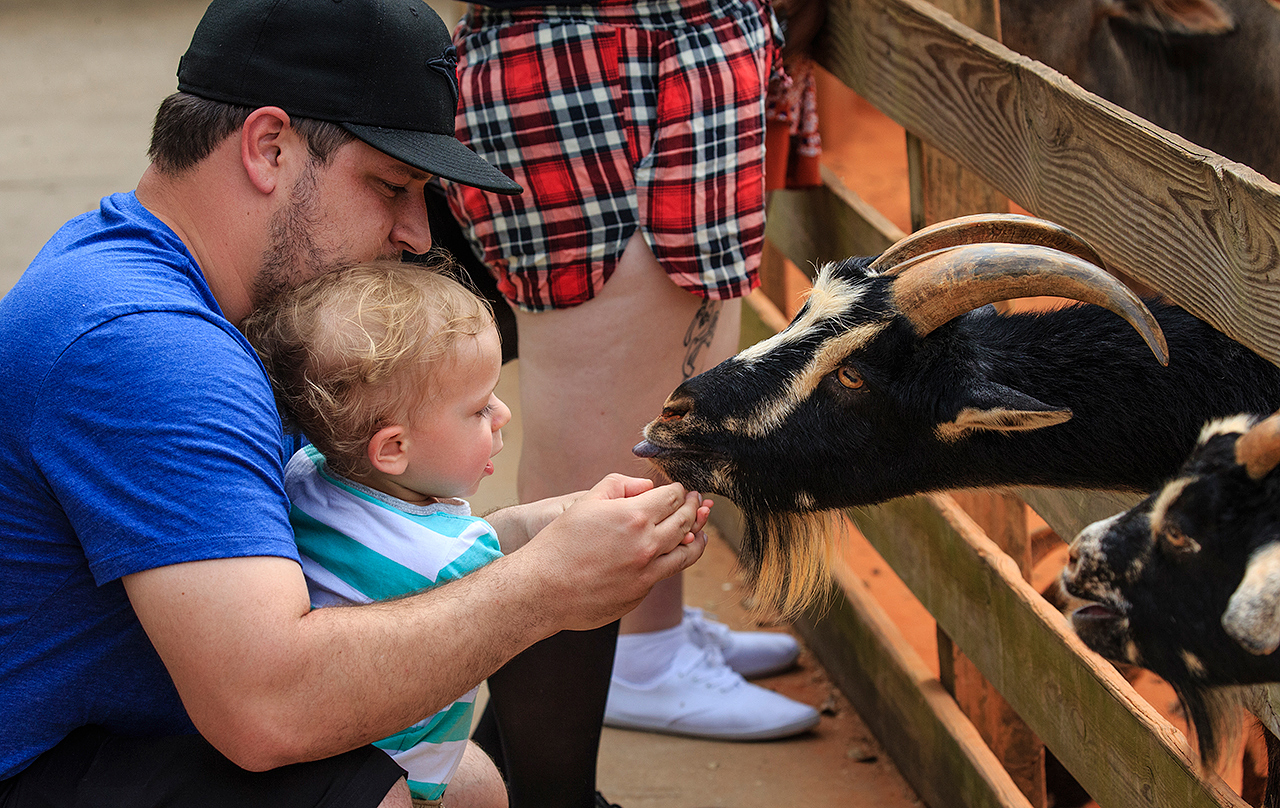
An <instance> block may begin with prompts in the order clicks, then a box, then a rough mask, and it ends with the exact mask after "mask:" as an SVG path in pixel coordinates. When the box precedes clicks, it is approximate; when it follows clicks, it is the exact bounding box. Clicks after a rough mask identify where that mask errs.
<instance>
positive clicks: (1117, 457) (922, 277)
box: [635, 215, 1280, 614]
mask: <svg viewBox="0 0 1280 808" xmlns="http://www.w3.org/2000/svg"><path fill="white" fill-rule="evenodd" d="M1029 241H1037V242H1039V243H1038V244H1027V243H1021V244H1019V243H1010V242H1029ZM1046 244H1047V245H1049V246H1045V245H1046ZM1100 263H1101V261H1100V259H1098V258H1097V257H1096V256H1095V255H1094V254H1093V251H1092V250H1091V249H1090V248H1089V247H1088V246H1087V245H1086V244H1084V243H1083V242H1082V241H1080V240H1079V239H1078V238H1076V237H1075V236H1073V235H1072V234H1070V233H1069V232H1067V231H1065V230H1063V229H1062V228H1059V227H1057V226H1054V225H1051V224H1049V223H1047V222H1042V221H1039V220H1033V219H1029V218H1027V217H1019V216H1011V215H1005V216H980V217H964V218H962V219H959V220H953V221H951V222H948V223H943V224H942V225H937V226H935V227H934V228H927V229H926V230H922V231H920V232H918V233H916V234H914V235H912V236H910V237H908V238H907V239H904V240H903V241H902V242H899V244H898V245H896V246H894V247H892V248H890V249H889V250H888V251H887V252H886V253H885V254H884V255H882V256H880V258H878V259H876V260H875V261H870V260H867V259H850V260H846V261H843V262H841V263H837V264H832V265H828V266H826V267H824V268H823V269H822V270H821V272H820V273H819V276H818V279H817V282H816V284H815V287H814V290H813V294H812V295H811V297H810V298H809V299H808V301H807V302H806V303H805V305H804V307H803V308H802V309H801V310H800V312H799V313H798V314H797V315H796V318H795V320H794V321H793V322H792V323H791V325H790V326H788V327H787V328H786V329H785V330H784V331H782V332H781V333H779V334H777V335H776V336H774V337H771V338H770V339H768V340H765V341H763V342H761V343H760V344H758V345H756V346H753V347H751V348H748V349H747V350H745V351H743V352H742V353H741V354H739V355H738V356H736V357H733V358H731V359H729V360H727V361H725V362H723V363H722V364H720V365H718V366H717V367H715V368H712V369H711V370H708V371H707V372H706V373H703V374H701V375H699V376H696V377H694V378H692V379H690V380H689V381H687V382H685V383H684V384H682V385H681V386H680V387H678V388H677V389H676V390H675V392H673V393H672V394H671V396H670V397H669V398H668V400H667V402H666V406H665V407H664V409H663V411H662V413H661V415H659V416H658V417H657V418H656V419H655V420H654V421H653V422H652V423H650V424H649V425H648V426H647V427H646V428H645V440H644V442H642V443H641V444H639V445H638V446H637V447H636V449H635V452H636V454H638V455H640V456H643V457H648V458H651V459H652V460H653V462H654V463H656V464H657V465H658V466H659V467H660V468H661V469H662V470H663V471H664V472H666V473H667V474H668V475H669V476H670V477H671V478H672V479H674V480H678V481H680V482H682V483H684V484H685V485H687V486H690V487H692V488H695V489H697V490H699V491H703V492H707V493H717V494H722V495H724V496H727V497H729V498H730V499H732V500H733V501H734V502H735V503H736V504H737V505H738V506H739V507H740V508H741V509H742V511H743V515H744V517H745V519H746V531H745V535H744V537H743V552H742V562H743V567H744V569H745V571H746V573H747V576H748V578H749V579H750V580H751V581H752V582H753V583H755V585H756V593H757V600H758V601H759V602H760V603H761V606H762V608H763V607H770V606H771V607H775V608H777V609H778V610H779V611H781V612H782V613H783V614H794V613H795V612H796V611H798V610H799V609H802V608H803V607H804V606H806V605H807V604H809V603H810V602H811V601H812V600H813V598H814V597H815V596H816V593H817V591H818V588H819V587H820V586H821V584H822V583H823V581H824V577H823V574H822V571H823V565H824V562H825V557H826V552H827V549H828V547H829V546H830V544H831V542H830V540H829V538H828V536H827V531H826V529H825V527H826V525H827V524H828V520H827V519H826V518H825V516H824V515H822V512H823V511H828V510H831V509H835V508H844V507H849V506H857V505H867V504H872V503H876V502H882V501H885V500H888V499H891V498H893V497H899V496H904V495H907V494H915V493H921V492H925V491H934V490H941V489H951V488H973V487H984V486H1001V485H1015V484H1016V485H1034V486H1052V487H1064V488H1090V489H1113V490H1131V491H1141V492H1146V491H1150V490H1153V489H1154V488H1155V487H1156V486H1158V485H1159V484H1160V483H1162V482H1163V481H1164V480H1165V479H1167V478H1168V477H1169V476H1170V475H1171V474H1172V473H1173V472H1174V471H1175V470H1176V469H1177V468H1178V466H1179V465H1180V464H1181V462H1182V460H1183V459H1184V458H1185V457H1186V455H1187V453H1188V452H1189V451H1190V450H1191V447H1192V446H1193V445H1194V444H1195V440H1196V437H1197V435H1198V434H1199V432H1200V429H1201V427H1202V426H1203V425H1204V424H1205V422H1207V421H1208V420H1210V419H1212V418H1215V417H1223V416H1226V415H1230V414H1234V413H1239V412H1255V413H1269V412H1271V411H1273V410H1275V409H1276V408H1277V407H1280V369H1277V368H1276V367H1275V366H1274V365H1272V364H1270V363H1269V362H1267V361H1266V360H1264V359H1262V358H1261V357H1259V356H1257V355H1256V354H1254V353H1252V352H1251V351H1249V350H1247V349H1246V348H1244V347H1242V346H1241V345H1240V344H1238V343H1236V342H1234V341H1232V340H1230V339H1228V338H1227V337H1225V336H1223V335H1222V334H1220V333H1219V332H1217V331H1215V330H1214V329H1213V328H1212V327H1210V326H1209V325H1207V324H1205V323H1203V322H1201V321H1200V320H1197V319H1196V318H1194V317H1192V316H1191V315H1189V314H1187V313H1186V312H1184V311H1183V310H1181V309H1179V308H1176V307H1174V306H1171V305H1168V304H1164V303H1158V302H1149V305H1150V307H1151V311H1148V310H1147V309H1146V308H1145V307H1143V305H1142V303H1141V301H1139V300H1138V299H1137V298H1136V297H1134V296H1133V295H1132V293H1130V292H1129V290H1128V289H1127V288H1125V287H1123V286H1122V285H1120V284H1119V283H1118V282H1116V281H1115V280H1114V279H1112V278H1111V276H1110V275H1107V274H1106V273H1105V272H1104V271H1103V270H1101V269H1099V268H1098V265H1100ZM1035 295H1054V296H1059V297H1071V298H1074V299H1077V300H1083V301H1087V302H1091V303H1097V304H1101V305H1102V306H1106V307H1108V308H1110V309H1111V310H1112V311H1114V312H1116V313H1118V314H1120V315H1121V317H1123V318H1124V320H1122V319H1121V317H1117V316H1115V315H1114V314H1112V313H1111V312H1109V311H1106V310H1104V309H1103V308H1101V307H1099V306H1076V307H1070V308H1064V309H1060V310H1057V311H1051V312H1041V313H1026V314H1013V315H1008V316H1001V315H998V314H996V313H995V312H994V311H993V310H992V308H991V307H990V306H987V305H985V304H987V303H989V302H991V301H995V300H1003V299H1008V298H1013V297H1027V296H1035ZM1152 312H1154V319H1153V318H1152ZM1125 320H1127V321H1128V322H1129V324H1126V322H1125ZM1157 323H1158V325H1157ZM1135 329H1136V331H1135ZM1161 332H1163V337H1161ZM1144 339H1145V340H1146V343H1147V344H1146V345H1144V342H1143V341H1144ZM1163 339H1167V340H1168V352H1169V353H1170V354H1171V355H1172V357H1173V359H1172V360H1171V361H1170V362H1169V365H1168V366H1167V367H1165V366H1162V365H1161V364H1160V363H1159V362H1157V361H1155V360H1153V359H1152V356H1151V352H1152V351H1154V352H1155V353H1156V355H1157V357H1160V358H1163V357H1164V355H1165V346H1164V343H1163V341H1162V340H1163Z"/></svg>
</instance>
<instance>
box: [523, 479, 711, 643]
mask: <svg viewBox="0 0 1280 808" xmlns="http://www.w3.org/2000/svg"><path fill="white" fill-rule="evenodd" d="M710 510H711V503H710V501H709V500H703V499H702V497H701V496H699V495H698V494H697V493H696V492H686V491H685V489H684V486H682V485H680V484H679V483H671V484H669V485H663V486H658V487H654V484H653V482H652V481H650V480H646V479H643V478H636V477H626V476H623V475H621V474H610V475H609V476H608V477H605V478H604V479H603V480H601V481H600V483H598V484H597V485H596V486H595V487H594V488H592V489H591V490H590V491H588V492H586V493H585V494H582V495H580V496H578V497H577V499H576V500H575V501H574V502H573V503H572V504H571V505H570V506H569V507H568V508H567V509H566V510H565V511H564V513H563V514H562V515H561V516H559V517H558V518H557V519H555V520H554V521H553V522H551V524H549V525H548V526H547V527H546V528H545V529H544V530H542V531H541V532H540V533H538V535H537V536H536V537H535V538H534V539H533V540H532V541H530V542H529V543H528V544H527V545H526V546H525V547H524V548H523V549H522V550H520V551H519V553H517V554H516V555H517V556H519V557H520V560H521V561H524V562H526V563H528V564H531V565H533V566H532V567H531V568H532V569H535V570H539V574H540V575H542V576H545V579H544V583H545V585H546V586H547V588H548V589H547V597H546V605H547V607H548V608H552V609H554V608H556V607H559V608H560V609H561V610H562V611H561V612H560V614H562V618H561V623H562V625H563V626H564V627H565V628H570V629H590V628H596V627H598V626H602V625H605V624H606V623H609V622H611V621H613V620H615V619H617V618H619V617H621V616H622V615H623V614H626V613H627V612H628V611H630V610H631V609H633V608H634V607H635V606H636V604H638V603H639V602H640V601H641V600H643V599H644V596H645V595H647V594H648V593H649V590H650V589H652V588H653V586H654V584H656V583H657V582H658V581H661V580H662V579H664V578H667V577H669V576H671V575H674V574H675V573H677V572H679V571H681V570H683V569H685V568H686V567H688V566H689V565H690V564H692V563H693V562H695V561H697V560H698V558H699V557H701V555H702V551H703V549H704V548H705V547H706V536H705V534H703V533H702V529H703V527H704V526H705V525H706V522H707V517H708V515H709V514H710Z"/></svg>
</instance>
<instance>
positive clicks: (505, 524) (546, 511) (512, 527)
mask: <svg viewBox="0 0 1280 808" xmlns="http://www.w3.org/2000/svg"><path fill="white" fill-rule="evenodd" d="M614 477H616V478H617V479H618V480H620V481H622V486H623V487H622V496H623V497H626V496H635V495H636V494H640V493H643V492H645V491H648V490H650V489H651V488H653V483H652V482H651V481H650V480H645V479H642V478H636V477H623V476H622V475H614ZM608 479H609V478H606V480H605V481H601V482H602V484H603V483H604V482H606V481H607V480H608ZM610 485H612V483H611V484H610ZM597 487H599V486H597ZM588 493H589V492H587V491H575V492H573V493H572V494H562V495H561V496H558V497H547V498H546V499H540V500H538V501H536V502H529V503H525V504H523V505H509V506H507V507H505V508H500V509H499V510H496V511H493V512H492V513H490V514H488V515H486V516H485V520H486V521H487V522H488V523H489V524H490V525H492V526H493V529H494V532H496V533H497V534H498V540H499V542H501V544H502V552H504V553H511V552H513V551H515V550H518V549H519V548H521V547H523V546H524V545H526V544H528V543H529V540H530V539H532V538H533V537H534V536H536V535H538V534H539V533H541V532H542V530H543V528H545V527H546V526H547V525H549V524H551V523H552V522H553V521H554V520H555V519H556V518H558V517H559V516H560V515H561V514H562V513H564V512H565V511H567V510H568V509H569V508H570V507H571V506H572V505H573V504H574V503H575V502H577V501H578V500H580V499H582V497H584V496H586V495H587V494H588ZM710 513H711V500H709V499H705V500H702V502H701V504H700V505H699V507H698V518H697V521H696V523H695V524H694V526H693V528H692V530H690V532H689V535H688V536H687V537H686V538H685V544H688V543H689V542H691V541H693V540H694V539H695V538H696V536H697V534H698V533H701V532H702V529H703V527H705V526H706V523H707V518H708V516H709V515H710Z"/></svg>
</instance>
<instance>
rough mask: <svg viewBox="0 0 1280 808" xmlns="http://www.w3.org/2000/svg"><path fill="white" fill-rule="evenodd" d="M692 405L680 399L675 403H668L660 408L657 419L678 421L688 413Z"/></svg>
mask: <svg viewBox="0 0 1280 808" xmlns="http://www.w3.org/2000/svg"><path fill="white" fill-rule="evenodd" d="M692 409H693V407H692V406H691V405H690V404H689V402H687V401H680V402H677V403H675V404H668V405H667V406H665V407H663V408H662V414H661V415H659V416H658V420H659V421H662V422H664V423H665V422H669V421H679V420H680V419H682V418H684V417H685V416H686V415H688V414H689V411H690V410H692Z"/></svg>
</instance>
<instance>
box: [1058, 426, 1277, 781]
mask: <svg viewBox="0 0 1280 808" xmlns="http://www.w3.org/2000/svg"><path fill="white" fill-rule="evenodd" d="M1278 464H1280V414H1277V415H1272V416H1270V417H1269V418H1267V419H1266V420H1263V421H1261V422H1260V423H1259V421H1258V418H1257V417H1255V416H1243V415H1242V416H1239V417H1236V418H1230V419H1225V420H1221V421H1215V422H1213V423H1211V424H1209V425H1208V426H1206V427H1205V429H1204V432H1203V434H1202V435H1201V437H1200V440H1199V442H1198V443H1197V445H1196V447H1195V450H1194V451H1193V452H1192V453H1191V455H1190V457H1189V458H1188V459H1187V461H1186V463H1185V464H1184V465H1183V466H1182V469H1181V470H1180V471H1179V472H1178V473H1177V475H1176V476H1175V477H1173V479H1172V480H1171V481H1169V482H1168V483H1166V484H1165V485H1164V486H1163V487H1162V488H1161V489H1160V490H1158V491H1157V492H1156V493H1154V494H1152V495H1151V496H1149V497H1147V498H1146V499H1145V500H1143V501H1142V502H1140V503H1138V504H1137V505H1135V506H1133V507H1132V508H1130V509H1129V510H1127V511H1125V512H1124V513H1121V514H1118V515H1116V516H1113V517H1111V518H1110V519H1105V520H1103V521H1100V522H1095V523H1094V524H1092V525H1090V526H1088V527H1086V528H1085V529H1084V530H1082V531H1081V532H1080V534H1079V535H1078V536H1077V537H1076V539H1075V540H1074V541H1073V542H1072V544H1071V556H1070V561H1069V563H1068V565H1067V568H1066V569H1065V570H1064V571H1063V573H1062V583H1063V585H1064V587H1065V588H1066V590H1067V592H1069V593H1070V594H1071V595H1073V596H1075V597H1078V598H1083V599H1085V600H1088V601H1092V602H1091V603H1090V604H1088V605H1086V606H1082V607H1080V608H1078V609H1076V610H1075V611H1074V612H1073V613H1072V616H1071V622H1072V625H1073V626H1074V627H1075V630H1076V633H1077V634H1079V635H1080V638H1081V639H1082V640H1084V642H1085V644H1086V645H1088V646H1089V647H1090V648H1092V649H1093V650H1094V651H1097V652H1098V653H1099V654H1102V655H1103V656H1105V657H1107V658H1108V659H1112V660H1115V661H1117V662H1125V663H1130V664H1134V665H1139V666H1141V667H1144V668H1147V669H1149V670H1151V671H1154V672H1155V673H1156V674H1158V675H1160V676H1161V677H1162V678H1164V679H1165V680H1166V681H1167V682H1169V684H1171V685H1172V686H1173V688H1174V690H1175V691H1176V692H1177V694H1178V697H1179V699H1180V700H1181V701H1182V704H1183V706H1184V708H1185V709H1186V712H1187V715H1188V716H1189V717H1190V718H1191V721H1192V724H1193V725H1194V726H1195V729H1196V735H1197V736H1198V738H1199V739H1200V748H1201V753H1202V755H1203V756H1204V757H1205V758H1206V759H1210V760H1211V759H1212V757H1213V752H1214V750H1215V747H1216V736H1217V734H1218V732H1217V729H1216V727H1217V726H1218V724H1219V722H1220V719H1222V718H1223V717H1225V716H1226V715H1235V714H1238V712H1237V711H1231V712H1230V713H1226V711H1225V710H1224V708H1226V707H1228V706H1236V705H1238V704H1239V700H1238V697H1237V695H1236V693H1235V692H1234V691H1224V690H1221V688H1222V687H1223V686H1228V685H1240V684H1258V683H1263V682H1280V654H1278V653H1276V649H1277V648H1278V647H1280V471H1277V470H1276V466H1277V465H1278ZM1267 743H1268V748H1269V750H1270V751H1271V752H1272V753H1274V752H1275V749H1274V747H1275V744H1276V740H1275V739H1274V738H1273V737H1271V736H1270V734H1269V733H1268V735H1267ZM1273 762H1274V761H1273ZM1276 775H1280V772H1276V771H1275V770H1274V768H1273V770H1272V772H1271V776H1270V778H1269V779H1271V780H1272V782H1275V780H1276ZM1268 800H1269V801H1268V802H1267V803H1266V804H1268V805H1276V804H1280V793H1276V789H1275V788H1274V787H1272V784H1271V783H1269V784H1268Z"/></svg>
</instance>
